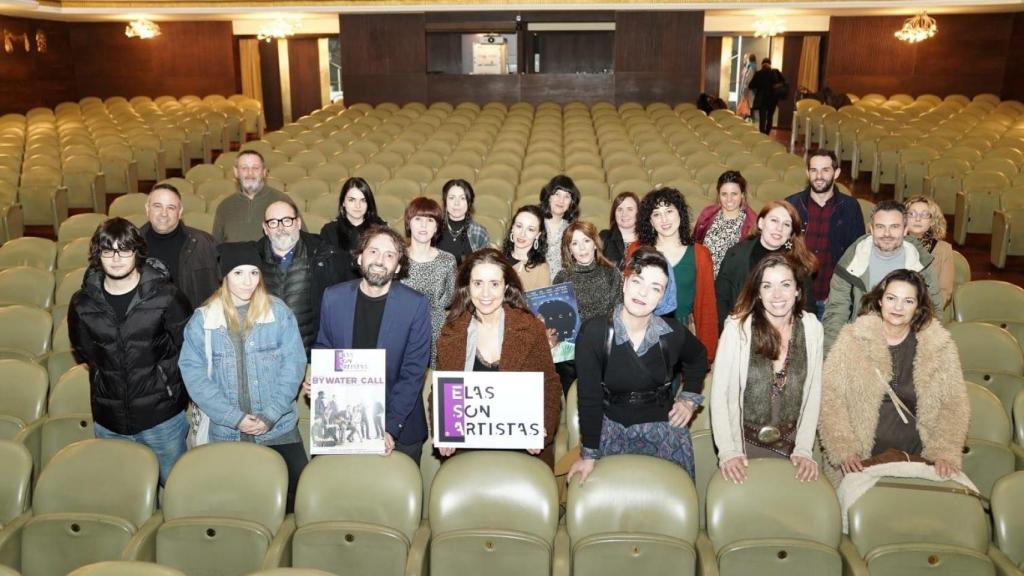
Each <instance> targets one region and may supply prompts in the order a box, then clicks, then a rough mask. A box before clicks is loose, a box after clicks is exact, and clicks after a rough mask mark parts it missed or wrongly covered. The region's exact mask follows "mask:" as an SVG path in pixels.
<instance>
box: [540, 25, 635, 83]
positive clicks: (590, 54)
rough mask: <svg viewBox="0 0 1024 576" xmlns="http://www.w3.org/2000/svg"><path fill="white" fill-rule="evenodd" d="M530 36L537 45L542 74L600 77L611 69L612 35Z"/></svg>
mask: <svg viewBox="0 0 1024 576" xmlns="http://www.w3.org/2000/svg"><path fill="white" fill-rule="evenodd" d="M532 34H533V36H534V38H533V42H534V46H535V47H536V46H537V45H538V43H539V46H540V71H541V73H543V74H577V73H589V74H603V73H605V72H606V71H608V72H610V71H611V70H613V69H614V67H615V32H538V33H532ZM535 49H536V48H535Z"/></svg>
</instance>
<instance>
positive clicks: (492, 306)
mask: <svg viewBox="0 0 1024 576" xmlns="http://www.w3.org/2000/svg"><path fill="white" fill-rule="evenodd" d="M437 369H438V370H451V371H458V372H543V373H544V449H543V450H537V451H532V450H531V451H530V453H531V454H535V455H538V456H539V457H540V458H541V459H542V460H544V463H546V464H547V465H548V466H550V467H552V468H554V465H555V450H554V441H555V432H557V430H558V417H559V414H560V413H561V409H562V386H561V384H560V383H559V380H558V374H556V373H555V365H554V363H553V362H552V360H551V350H550V348H549V346H548V338H547V335H546V334H545V331H544V324H543V323H542V322H541V321H540V320H538V319H537V318H536V317H535V316H534V315H533V312H531V311H530V307H529V306H527V304H526V300H525V299H524V298H523V285H522V282H521V281H520V280H519V275H518V274H517V273H516V271H515V270H514V269H513V268H512V264H511V263H510V262H509V261H508V259H507V258H506V257H505V256H504V255H502V253H501V252H498V251H497V250H495V249H493V248H484V249H483V250H478V251H476V252H473V253H472V254H470V255H469V256H467V257H466V259H465V260H463V261H462V265H461V266H460V267H459V271H458V274H457V275H456V277H455V298H454V300H453V301H452V306H451V310H450V311H449V313H448V320H447V321H446V322H445V325H444V328H442V329H441V335H440V337H439V338H438V339H437ZM440 452H441V455H442V456H450V455H452V454H453V453H454V452H455V449H454V448H441V449H440Z"/></svg>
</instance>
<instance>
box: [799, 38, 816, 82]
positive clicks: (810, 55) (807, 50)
mask: <svg viewBox="0 0 1024 576" xmlns="http://www.w3.org/2000/svg"><path fill="white" fill-rule="evenodd" d="M820 56H821V36H804V44H803V47H802V48H801V50H800V73H799V76H798V78H797V87H799V88H806V89H807V90H809V91H811V92H817V91H818V65H819V59H820Z"/></svg>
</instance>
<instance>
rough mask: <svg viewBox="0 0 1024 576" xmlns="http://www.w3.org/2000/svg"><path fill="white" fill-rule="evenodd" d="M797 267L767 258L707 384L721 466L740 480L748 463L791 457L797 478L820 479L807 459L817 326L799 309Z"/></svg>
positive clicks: (813, 416) (779, 257)
mask: <svg viewBox="0 0 1024 576" xmlns="http://www.w3.org/2000/svg"><path fill="white" fill-rule="evenodd" d="M798 270H802V268H800V267H799V266H797V265H796V264H795V263H794V261H793V260H792V259H791V258H790V257H789V256H788V255H786V254H769V255H768V256H765V257H764V258H763V259H762V260H761V261H760V262H759V263H758V264H757V266H756V267H755V268H754V271H753V272H751V273H750V276H749V277H748V279H747V283H746V284H745V285H744V287H743V289H742V291H741V292H740V298H739V301H738V302H737V304H736V309H735V312H736V313H735V314H734V315H732V316H730V317H729V318H728V319H726V321H725V329H724V331H723V332H722V336H721V338H720V340H719V346H718V356H717V358H716V360H715V369H714V375H713V378H712V387H711V428H712V431H713V433H714V438H715V445H716V446H717V447H718V466H719V468H720V469H721V471H722V475H723V476H725V478H726V479H728V480H730V481H732V482H736V483H742V482H743V481H744V480H745V479H746V476H747V460H748V458H772V457H775V458H788V459H789V460H790V462H792V463H793V466H795V467H796V477H797V478H798V479H799V480H801V481H805V482H806V481H811V480H815V479H816V478H817V477H818V465H817V463H816V462H815V461H814V459H813V456H812V450H813V447H814V432H815V429H816V427H817V425H818V408H819V404H820V401H821V363H822V357H821V354H822V338H823V337H822V328H821V323H819V322H818V319H817V318H816V317H815V316H814V314H813V313H807V312H804V310H803V308H804V307H803V303H804V298H805V295H804V294H803V291H802V287H803V279H802V278H800V273H799V272H798Z"/></svg>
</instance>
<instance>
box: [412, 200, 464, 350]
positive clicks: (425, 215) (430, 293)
mask: <svg viewBox="0 0 1024 576" xmlns="http://www.w3.org/2000/svg"><path fill="white" fill-rule="evenodd" d="M443 220H444V217H443V216H442V213H441V207H440V206H439V205H438V204H437V202H435V201H433V200H431V199H430V198H425V197H422V196H421V197H419V198H414V199H413V200H412V201H410V202H409V205H408V206H407V207H406V208H405V237H406V240H407V241H408V243H409V268H408V270H406V271H405V277H404V278H402V280H401V282H402V284H405V285H406V286H408V287H410V288H412V289H413V290H416V291H418V292H420V293H422V294H423V295H424V296H426V297H427V300H428V301H429V302H430V328H431V335H432V338H431V343H432V344H435V345H436V343H437V337H438V335H439V334H440V333H441V326H443V325H444V317H445V309H446V308H448V304H450V303H451V301H452V293H453V292H454V291H455V257H454V256H452V255H451V254H449V253H447V252H445V251H444V250H440V249H438V248H437V242H438V241H439V240H440V239H441V222H442V221H443ZM436 357H437V348H436V346H432V353H431V355H430V360H431V366H433V363H434V359H435V358H436Z"/></svg>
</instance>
